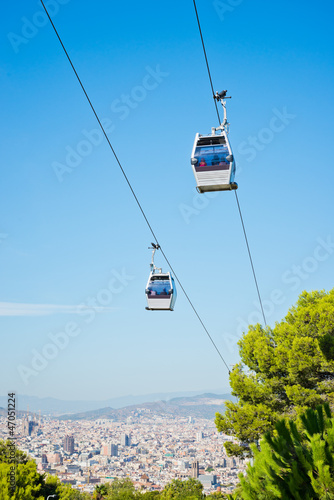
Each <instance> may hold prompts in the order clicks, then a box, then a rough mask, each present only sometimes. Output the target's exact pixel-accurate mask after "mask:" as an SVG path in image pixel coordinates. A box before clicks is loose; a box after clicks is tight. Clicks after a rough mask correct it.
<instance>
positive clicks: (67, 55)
mask: <svg viewBox="0 0 334 500" xmlns="http://www.w3.org/2000/svg"><path fill="white" fill-rule="evenodd" d="M40 1H41V4H42V6H43V9H44V10H45V13H46V15H47V16H48V18H49V21H50V23H51V26H52V28H53V30H54V32H55V34H56V36H57V38H58V40H59V43H60V45H61V46H62V49H63V51H64V53H65V55H66V57H67V59H68V62H69V63H70V65H71V67H72V69H73V72H74V74H75V76H76V78H77V80H78V82H79V84H80V87H81V89H82V91H83V93H84V94H85V97H86V99H87V101H88V103H89V105H90V107H91V110H92V111H93V113H94V116H95V118H96V120H97V122H98V124H99V126H100V128H101V130H102V133H103V135H104V137H105V139H106V141H107V143H108V145H109V147H110V149H111V151H112V153H113V155H114V157H115V159H116V161H117V164H118V166H119V168H120V169H121V171H122V174H123V176H124V178H125V180H126V182H127V184H128V186H129V188H130V190H131V193H132V195H133V197H134V199H135V200H136V203H137V205H138V207H139V209H140V211H141V213H142V215H143V217H144V219H145V222H146V224H147V226H148V228H149V230H150V231H151V234H152V236H153V238H154V240H155V242H156V244H157V245H159V247H160V250H161V253H162V255H163V257H164V259H165V261H166V262H167V264H168V266H169V268H170V269H171V271H172V273H173V275H174V276H175V279H176V281H177V282H178V284H179V285H180V288H181V290H182V291H183V293H184V295H185V297H186V299H187V300H188V302H189V304H190V306H191V308H192V310H193V311H194V313H195V314H196V316H197V319H198V320H199V322H200V323H201V325H202V327H203V328H204V331H205V332H206V334H207V336H208V337H209V339H210V340H211V342H212V344H213V346H214V348H215V349H216V351H217V353H218V354H219V356H220V358H221V360H222V361H223V363H224V364H225V366H226V368H227V370H228V372H229V373H230V369H229V367H228V365H227V363H226V361H225V360H224V358H223V356H222V354H221V352H220V351H219V349H218V347H217V345H216V344H215V342H214V340H213V338H212V337H211V335H210V333H209V331H208V329H207V328H206V326H205V324H204V322H203V320H202V319H201V317H200V315H199V314H198V312H197V310H196V308H195V306H194V305H193V303H192V301H191V300H190V297H189V296H188V294H187V292H186V291H185V289H184V288H183V285H182V283H181V281H180V280H179V278H178V277H177V274H176V273H175V271H174V269H173V267H172V265H171V264H170V262H169V260H168V258H167V256H166V254H165V253H164V251H163V249H162V247H161V245H160V244H159V243H158V238H157V237H156V235H155V233H154V231H153V228H152V226H151V224H150V223H149V220H148V218H147V216H146V214H145V212H144V209H143V208H142V206H141V204H140V202H139V200H138V198H137V196H136V193H135V191H134V189H133V187H132V185H131V183H130V181H129V179H128V177H127V175H126V173H125V171H124V169H123V167H122V164H121V162H120V160H119V159H118V156H117V155H116V152H115V150H114V148H113V146H112V144H111V142H110V140H109V138H108V135H107V133H106V131H105V129H104V127H103V125H102V123H101V120H100V118H99V116H98V114H97V112H96V110H95V108H94V106H93V104H92V102H91V100H90V99H89V97H88V94H87V92H86V89H85V87H84V85H83V83H82V81H81V79H80V77H79V75H78V73H77V71H76V69H75V67H74V65H73V63H72V60H71V58H70V56H69V54H68V52H67V50H66V48H65V46H64V44H63V42H62V40H61V38H60V35H59V33H58V31H57V29H56V27H55V25H54V23H53V21H52V19H51V17H50V15H49V12H48V10H47V8H46V7H45V5H44V2H43V0H40ZM217 113H218V108H217ZM218 116H219V113H218Z"/></svg>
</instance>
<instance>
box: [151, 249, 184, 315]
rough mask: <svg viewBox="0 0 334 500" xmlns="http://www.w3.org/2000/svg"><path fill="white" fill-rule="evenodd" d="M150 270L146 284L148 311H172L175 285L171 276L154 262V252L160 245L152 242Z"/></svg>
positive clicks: (174, 299)
mask: <svg viewBox="0 0 334 500" xmlns="http://www.w3.org/2000/svg"><path fill="white" fill-rule="evenodd" d="M149 248H152V250H153V252H152V261H151V264H150V268H151V272H150V276H149V278H148V282H147V285H146V290H145V293H146V298H147V307H146V309H147V310H148V311H173V310H174V304H175V301H176V287H175V282H174V278H173V276H172V275H171V274H170V273H169V272H168V273H163V272H162V269H161V268H160V267H156V266H155V264H154V254H155V252H156V251H157V250H159V248H160V245H156V244H155V243H152V247H149Z"/></svg>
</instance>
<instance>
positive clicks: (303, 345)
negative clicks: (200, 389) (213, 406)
mask: <svg viewBox="0 0 334 500" xmlns="http://www.w3.org/2000/svg"><path fill="white" fill-rule="evenodd" d="M239 347H240V357H241V363H239V364H238V365H236V366H235V367H234V368H233V370H232V372H231V374H230V384H231V387H232V394H234V395H235V396H237V397H238V401H237V402H236V403H234V402H232V401H228V402H227V403H226V408H227V409H226V412H225V414H224V415H221V414H219V413H217V414H216V421H215V422H216V426H217V429H218V430H219V431H222V432H224V433H226V434H228V435H232V436H236V437H237V438H238V439H239V440H240V441H241V442H242V444H243V445H242V446H240V445H236V444H233V443H227V444H226V449H227V451H228V453H229V454H230V455H240V456H242V455H244V454H245V452H246V454H250V449H249V444H250V443H253V442H256V440H258V439H259V437H260V436H261V435H262V434H263V433H264V432H266V431H268V430H270V429H272V428H273V426H274V424H275V422H277V420H278V419H279V418H281V417H282V416H283V415H289V416H293V417H294V418H296V417H297V416H298V415H299V414H300V413H302V412H303V411H305V410H306V409H307V408H316V406H317V405H319V404H321V403H324V402H329V403H331V404H334V289H333V290H331V291H330V292H328V293H326V292H324V291H321V292H311V293H307V292H303V293H302V294H301V295H300V297H299V300H298V302H297V305H296V306H295V307H292V308H291V309H290V310H289V312H288V314H287V316H286V317H285V319H284V320H283V321H281V322H280V323H277V324H276V325H275V327H274V328H269V327H267V328H262V327H261V325H259V324H258V325H256V326H250V327H249V330H248V333H246V334H244V335H243V337H242V339H241V340H240V342H239Z"/></svg>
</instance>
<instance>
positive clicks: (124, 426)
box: [0, 408, 247, 493]
mask: <svg viewBox="0 0 334 500" xmlns="http://www.w3.org/2000/svg"><path fill="white" fill-rule="evenodd" d="M0 423H1V431H0V438H1V439H3V440H6V439H7V438H8V431H7V430H6V425H5V418H4V417H2V416H1V417H0ZM15 433H16V434H15V435H16V440H15V442H16V446H17V447H18V448H19V449H21V450H22V451H24V452H25V453H26V454H27V455H29V456H30V457H31V458H32V459H33V460H34V461H35V462H36V464H37V470H38V471H39V472H41V473H42V472H45V473H46V474H50V475H56V476H58V478H59V479H60V480H61V481H62V482H63V483H65V484H71V485H72V487H74V488H76V489H78V490H80V491H82V492H83V491H85V492H88V493H92V492H93V491H94V489H95V487H96V485H99V484H103V483H106V482H112V481H113V480H114V479H116V478H118V479H123V478H129V479H130V480H131V481H132V482H133V484H134V486H135V488H136V489H138V490H144V491H145V490H146V491H161V490H162V489H163V488H164V486H165V485H166V484H168V483H170V482H171V481H172V480H173V479H183V480H186V479H187V478H189V477H193V478H196V479H198V480H199V481H200V482H201V483H202V485H203V491H204V492H206V493H210V492H214V491H221V492H231V491H232V490H233V489H234V488H235V485H236V484H237V482H238V474H239V473H240V472H244V471H245V468H246V465H247V460H240V459H238V458H229V457H228V456H227V455H226V452H225V448H224V442H226V441H228V440H230V441H231V440H232V438H231V437H230V436H226V435H224V434H222V433H219V432H217V430H216V427H215V424H214V422H213V420H211V419H210V420H209V419H205V418H194V417H192V416H189V417H179V416H175V417H173V416H171V415H167V416H164V415H161V414H157V413H155V412H153V411H152V410H150V409H149V408H141V409H140V410H138V411H136V410H133V412H132V415H130V416H128V417H127V418H126V419H125V421H114V420H112V419H96V420H93V421H92V420H84V419H83V420H80V421H78V420H62V419H60V418H59V419H58V418H51V417H49V416H42V415H41V414H39V415H34V414H32V415H29V413H28V412H27V413H26V414H24V415H23V417H22V418H18V419H17V421H16V430H15Z"/></svg>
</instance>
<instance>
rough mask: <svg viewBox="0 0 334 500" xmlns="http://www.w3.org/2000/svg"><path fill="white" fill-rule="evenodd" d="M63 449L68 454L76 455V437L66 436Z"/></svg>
mask: <svg viewBox="0 0 334 500" xmlns="http://www.w3.org/2000/svg"><path fill="white" fill-rule="evenodd" d="M63 448H64V451H65V452H66V453H69V454H70V455H72V454H73V453H74V437H73V436H65V437H64V443H63Z"/></svg>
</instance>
